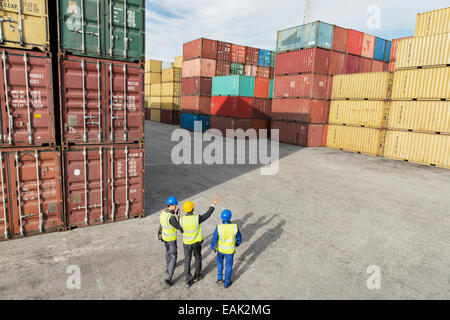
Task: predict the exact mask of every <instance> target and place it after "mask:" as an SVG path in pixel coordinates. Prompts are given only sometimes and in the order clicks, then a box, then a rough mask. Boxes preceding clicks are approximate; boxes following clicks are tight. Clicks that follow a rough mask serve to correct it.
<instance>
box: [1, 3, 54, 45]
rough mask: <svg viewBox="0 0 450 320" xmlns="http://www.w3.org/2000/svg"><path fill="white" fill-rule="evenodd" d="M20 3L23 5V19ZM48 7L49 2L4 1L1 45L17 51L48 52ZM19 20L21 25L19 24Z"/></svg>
mask: <svg viewBox="0 0 450 320" xmlns="http://www.w3.org/2000/svg"><path fill="white" fill-rule="evenodd" d="M18 3H21V4H22V6H21V9H22V10H21V11H22V12H21V14H22V16H21V17H20V16H19V7H18ZM47 6H48V5H47V0H28V1H21V2H20V1H18V0H15V1H2V2H1V3H0V7H1V18H2V19H3V20H0V24H1V28H0V29H1V35H0V36H1V37H2V39H3V43H1V45H2V46H6V47H10V48H16V49H34V48H38V49H40V50H42V51H48V50H49V46H50V35H49V21H48V7H47ZM19 20H21V24H19V23H18V22H19ZM21 37H22V41H21Z"/></svg>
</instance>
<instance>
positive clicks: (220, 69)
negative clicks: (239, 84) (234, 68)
mask: <svg viewBox="0 0 450 320" xmlns="http://www.w3.org/2000/svg"><path fill="white" fill-rule="evenodd" d="M230 74H231V63H230V62H228V61H220V60H217V61H216V76H229V75H230Z"/></svg>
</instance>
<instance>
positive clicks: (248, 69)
mask: <svg viewBox="0 0 450 320" xmlns="http://www.w3.org/2000/svg"><path fill="white" fill-rule="evenodd" d="M257 73H258V66H250V65H246V66H244V75H245V76H249V77H256V74H257Z"/></svg>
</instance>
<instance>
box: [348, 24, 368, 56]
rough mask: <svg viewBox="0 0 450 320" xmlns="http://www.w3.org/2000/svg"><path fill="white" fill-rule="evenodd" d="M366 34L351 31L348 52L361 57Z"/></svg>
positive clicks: (349, 31)
mask: <svg viewBox="0 0 450 320" xmlns="http://www.w3.org/2000/svg"><path fill="white" fill-rule="evenodd" d="M363 40H364V33H362V32H360V31H357V30H353V29H349V30H348V38H347V52H348V53H351V54H354V55H357V56H360V55H361V53H362V47H363Z"/></svg>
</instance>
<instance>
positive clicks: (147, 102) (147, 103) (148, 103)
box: [144, 96, 150, 109]
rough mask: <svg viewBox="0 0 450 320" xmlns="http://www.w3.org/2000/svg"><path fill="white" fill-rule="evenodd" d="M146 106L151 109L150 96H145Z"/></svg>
mask: <svg viewBox="0 0 450 320" xmlns="http://www.w3.org/2000/svg"><path fill="white" fill-rule="evenodd" d="M144 107H145V108H147V109H150V97H147V96H146V97H145V98H144Z"/></svg>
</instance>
